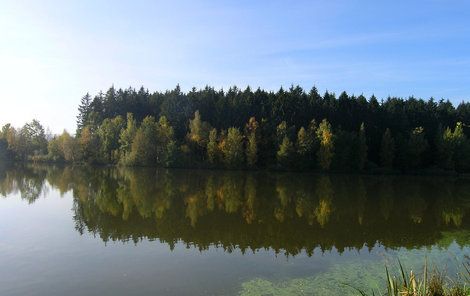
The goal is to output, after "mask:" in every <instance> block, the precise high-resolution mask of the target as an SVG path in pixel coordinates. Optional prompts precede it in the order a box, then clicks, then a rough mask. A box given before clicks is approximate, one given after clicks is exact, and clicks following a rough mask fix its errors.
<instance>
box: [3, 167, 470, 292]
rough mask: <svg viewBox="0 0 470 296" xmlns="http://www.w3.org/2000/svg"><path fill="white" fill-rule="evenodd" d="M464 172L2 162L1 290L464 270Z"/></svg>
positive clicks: (377, 285) (286, 282)
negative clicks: (388, 268) (400, 269)
mask: <svg viewBox="0 0 470 296" xmlns="http://www.w3.org/2000/svg"><path fill="white" fill-rule="evenodd" d="M469 213H470V180H468V179H464V178H446V177H390V176H387V177H383V176H382V177H377V176H364V177H360V176H346V175H332V176H326V175H309V174H287V173H267V172H257V173H247V172H224V171H197V170H155V169H116V168H84V167H74V168H72V167H65V168H60V167H52V166H37V167H36V166H34V167H24V168H13V169H7V170H0V295H2V296H9V295H22V296H23V295H48V296H53V295H337V294H348V293H354V290H352V289H351V288H350V287H348V286H346V285H344V283H349V284H352V285H354V286H356V287H359V288H361V287H362V288H366V287H367V288H373V289H375V290H377V289H381V285H382V283H383V281H382V278H383V275H384V264H386V263H388V264H390V265H392V269H393V265H395V264H396V261H397V258H400V259H401V260H402V261H403V262H405V265H407V267H408V269H411V268H414V269H415V270H418V272H419V270H421V268H422V265H423V263H424V258H425V257H427V258H428V260H429V261H430V262H432V263H431V264H434V265H438V266H440V267H441V268H442V267H443V268H445V269H446V270H447V272H448V274H449V275H450V276H458V272H459V267H458V266H459V264H460V263H461V262H462V261H463V260H465V256H466V255H468V254H470V215H469Z"/></svg>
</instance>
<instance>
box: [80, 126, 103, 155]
mask: <svg viewBox="0 0 470 296" xmlns="http://www.w3.org/2000/svg"><path fill="white" fill-rule="evenodd" d="M78 144H79V147H80V148H79V151H80V158H81V159H82V160H83V161H84V162H87V163H95V162H97V161H98V153H99V150H100V143H99V138H98V136H97V135H96V133H95V132H93V130H92V129H91V127H89V126H86V127H84V128H83V129H82V131H81V133H80V138H78Z"/></svg>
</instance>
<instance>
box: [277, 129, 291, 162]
mask: <svg viewBox="0 0 470 296" xmlns="http://www.w3.org/2000/svg"><path fill="white" fill-rule="evenodd" d="M294 156H295V149H294V144H293V143H292V141H291V140H289V138H288V137H287V136H284V139H283V140H282V142H281V145H279V150H278V151H277V162H278V165H279V166H280V167H281V168H283V169H290V168H292V165H293V163H294Z"/></svg>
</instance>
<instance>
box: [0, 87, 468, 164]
mask: <svg viewBox="0 0 470 296" xmlns="http://www.w3.org/2000/svg"><path fill="white" fill-rule="evenodd" d="M78 113H79V114H78V118H77V130H76V135H75V136H73V135H71V134H69V133H67V132H64V133H63V134H62V135H58V136H55V137H51V139H46V138H47V137H46V135H45V133H44V128H42V126H40V124H39V123H38V122H37V121H33V122H32V123H30V124H27V125H25V127H23V128H21V129H18V130H16V129H14V128H12V127H11V126H9V125H6V126H4V127H3V129H2V132H1V134H0V157H2V155H7V156H3V157H4V158H7V159H12V158H15V159H17V160H27V159H32V160H36V161H54V162H86V163H104V164H122V165H139V166H165V167H217V168H218V167H224V168H250V169H257V168H277V169H286V170H324V171H327V170H334V171H370V172H377V171H401V172H417V171H423V170H440V171H457V172H469V171H470V141H469V139H468V135H469V133H470V130H469V129H468V125H467V124H468V123H469V122H470V103H461V104H460V105H458V106H457V107H454V106H453V105H452V104H451V103H450V102H449V101H444V100H440V101H435V100H434V99H430V100H427V101H425V100H422V99H416V98H413V97H411V98H408V99H401V98H387V99H386V100H382V101H378V100H377V98H375V97H374V96H372V97H370V98H369V99H367V98H365V97H364V96H362V95H360V96H353V95H348V94H347V93H345V92H343V93H341V94H340V96H339V97H336V96H335V94H333V93H330V92H326V93H325V94H324V95H323V96H322V95H320V94H319V93H318V91H317V89H316V88H312V89H311V90H310V91H309V92H306V91H304V90H303V89H302V88H301V87H299V86H296V87H294V86H292V87H291V88H289V89H288V90H284V89H282V88H281V89H280V90H279V91H277V92H267V91H264V90H261V89H257V90H256V91H252V90H251V89H250V88H246V89H245V90H240V89H238V88H236V87H232V88H230V89H229V90H228V91H223V90H215V89H214V88H210V87H206V88H204V89H200V90H197V89H192V90H191V91H190V92H188V93H183V92H182V91H181V90H180V88H179V86H177V87H176V88H175V89H174V90H171V91H166V92H163V93H162V92H154V93H149V92H148V91H147V90H145V89H144V88H141V89H140V90H138V91H136V90H135V89H132V88H129V89H125V90H122V89H119V90H116V89H115V88H114V87H111V88H110V89H109V90H108V91H107V92H106V93H102V92H100V93H99V94H98V95H96V96H94V97H91V96H90V95H89V94H87V95H85V96H84V97H83V98H82V100H81V102H80V105H79V108H78Z"/></svg>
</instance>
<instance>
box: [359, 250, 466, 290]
mask: <svg viewBox="0 0 470 296" xmlns="http://www.w3.org/2000/svg"><path fill="white" fill-rule="evenodd" d="M466 260H467V262H464V263H462V264H461V265H462V266H461V272H459V273H458V274H457V277H456V278H454V279H453V278H450V277H447V276H445V273H444V272H443V271H440V270H438V269H437V268H434V269H433V270H432V271H431V272H429V271H428V264H427V260H425V263H424V268H423V273H422V274H421V275H420V276H417V275H416V274H415V273H413V271H410V272H406V271H405V268H404V267H403V265H402V264H401V262H400V261H398V265H399V270H398V275H394V274H392V273H391V272H390V271H389V269H388V267H387V266H386V267H385V275H386V281H387V283H386V286H387V290H386V291H383V292H380V291H378V292H377V293H376V292H372V294H368V293H366V292H365V291H363V290H360V289H357V288H355V289H356V291H357V292H358V293H359V294H360V295H362V296H369V295H372V296H375V295H377V296H470V258H469V257H466Z"/></svg>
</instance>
